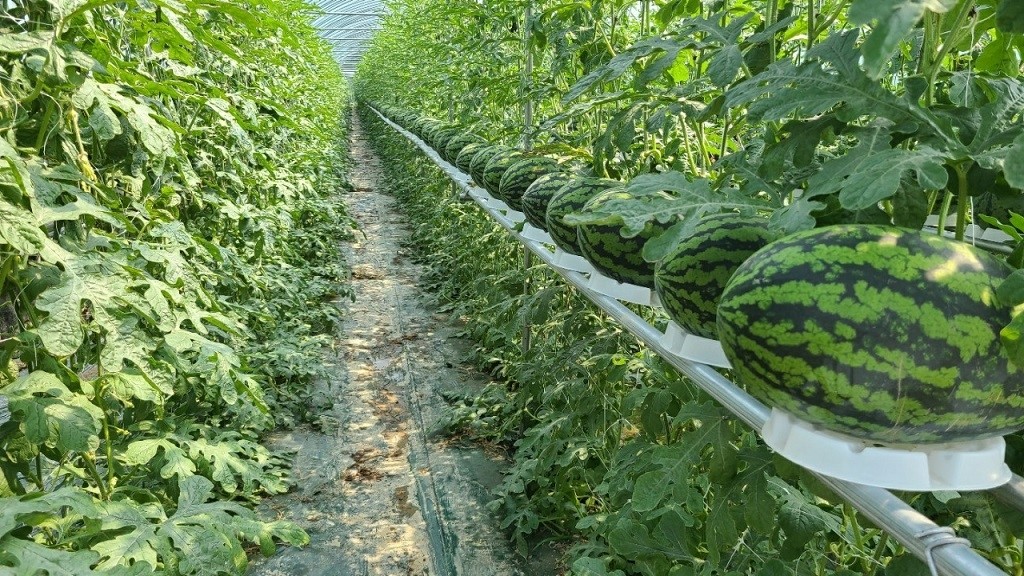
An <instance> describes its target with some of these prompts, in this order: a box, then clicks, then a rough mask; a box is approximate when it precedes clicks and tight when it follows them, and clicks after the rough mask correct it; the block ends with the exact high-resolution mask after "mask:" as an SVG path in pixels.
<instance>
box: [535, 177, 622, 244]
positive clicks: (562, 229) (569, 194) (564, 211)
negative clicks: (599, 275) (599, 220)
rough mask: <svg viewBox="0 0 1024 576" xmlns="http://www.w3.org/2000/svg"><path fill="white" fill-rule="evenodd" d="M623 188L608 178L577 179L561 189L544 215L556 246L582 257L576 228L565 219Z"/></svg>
mask: <svg viewBox="0 0 1024 576" xmlns="http://www.w3.org/2000/svg"><path fill="white" fill-rule="evenodd" d="M621 186H622V183H621V182H618V181H616V180H610V179H608V178H576V179H574V180H573V181H571V182H569V183H568V184H566V185H565V186H563V187H562V188H560V189H559V190H558V192H557V193H555V195H554V196H552V197H551V200H550V201H548V208H547V211H546V212H545V213H544V223H545V224H546V230H547V231H548V234H549V235H550V236H551V239H552V240H553V241H554V243H555V246H558V247H559V248H561V249H562V250H564V251H565V252H568V253H570V254H575V255H577V256H581V255H582V254H581V251H580V246H579V238H578V235H577V232H576V226H572V225H569V224H566V223H565V222H564V221H563V218H565V217H566V216H567V215H568V214H571V213H573V212H579V211H580V210H583V208H584V206H586V204H587V202H588V201H589V200H590V199H591V198H593V197H594V196H597V195H598V194H600V193H602V192H604V191H606V190H610V189H612V188H618V187H621Z"/></svg>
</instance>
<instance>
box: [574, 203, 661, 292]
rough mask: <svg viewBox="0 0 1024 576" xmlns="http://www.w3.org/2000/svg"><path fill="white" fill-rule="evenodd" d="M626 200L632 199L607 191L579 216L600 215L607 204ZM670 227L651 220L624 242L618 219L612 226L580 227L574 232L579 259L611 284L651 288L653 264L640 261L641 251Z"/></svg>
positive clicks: (583, 225)
mask: <svg viewBox="0 0 1024 576" xmlns="http://www.w3.org/2000/svg"><path fill="white" fill-rule="evenodd" d="M630 198H632V195H631V194H630V193H629V192H627V191H625V190H623V189H619V190H608V191H606V192H603V193H601V194H599V195H597V196H594V197H593V198H591V199H590V200H589V201H587V203H586V205H585V206H584V207H583V210H582V212H600V211H602V208H603V206H604V205H605V204H607V203H608V201H610V200H629V199H630ZM671 226H672V223H668V224H662V223H661V222H657V221H654V220H652V221H650V222H648V223H647V224H646V225H645V226H644V229H643V230H641V231H640V233H639V234H637V235H636V236H633V237H632V238H626V237H624V236H622V234H621V230H622V220H621V219H619V221H618V222H616V223H613V224H581V225H580V226H579V227H578V230H577V235H578V241H579V247H580V255H581V256H583V257H584V258H586V259H587V261H588V262H590V264H591V265H592V266H593V267H594V269H595V270H597V271H598V272H600V273H602V274H604V275H605V276H607V277H609V278H611V279H612V280H615V281H617V282H626V283H629V284H635V285H637V286H645V287H647V288H654V263H653V262H648V261H646V260H644V257H643V255H642V254H641V251H642V250H643V248H644V244H646V243H647V241H648V240H650V239H651V238H654V237H656V236H660V235H661V234H662V233H664V232H665V231H667V230H668V229H669V227H671Z"/></svg>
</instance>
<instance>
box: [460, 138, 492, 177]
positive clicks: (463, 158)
mask: <svg viewBox="0 0 1024 576" xmlns="http://www.w3.org/2000/svg"><path fill="white" fill-rule="evenodd" d="M488 146H490V145H489V144H486V143H484V142H473V143H471V144H466V145H465V146H464V147H463V148H462V150H461V151H459V155H458V156H456V157H455V166H456V167H458V169H459V170H462V172H463V173H464V174H470V171H469V165H470V163H471V162H472V161H473V157H475V156H476V153H477V152H479V151H481V150H483V149H484V148H486V147H488Z"/></svg>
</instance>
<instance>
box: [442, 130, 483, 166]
mask: <svg viewBox="0 0 1024 576" xmlns="http://www.w3.org/2000/svg"><path fill="white" fill-rule="evenodd" d="M483 141H484V139H483V138H481V137H480V136H477V135H476V134H473V133H472V132H462V133H460V134H459V135H458V136H455V137H454V138H452V139H451V140H448V144H447V145H446V146H445V147H444V150H443V151H442V150H438V153H439V154H441V157H442V158H444V159H445V160H446V161H447V162H448V163H450V164H454V163H455V159H456V158H458V157H459V152H462V149H463V148H465V147H466V146H467V145H469V144H472V143H474V142H483Z"/></svg>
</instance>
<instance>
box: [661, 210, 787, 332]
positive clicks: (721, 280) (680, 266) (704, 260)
mask: <svg viewBox="0 0 1024 576" xmlns="http://www.w3.org/2000/svg"><path fill="white" fill-rule="evenodd" d="M776 236H777V234H774V233H772V232H769V231H768V221H767V220H766V219H764V218H758V217H757V216H741V215H739V214H735V213H733V214H715V215H712V216H707V217H705V218H704V219H703V220H701V221H700V223H699V224H697V226H696V228H694V230H693V234H691V235H690V236H689V237H688V238H687V239H686V240H683V242H682V243H680V244H679V246H677V247H676V248H675V249H674V250H673V251H672V252H670V253H669V254H668V255H667V256H666V257H665V259H664V260H662V261H661V262H658V263H657V265H655V267H654V288H655V290H656V291H657V293H658V298H659V299H660V300H661V305H662V306H663V307H664V308H665V312H666V313H668V315H669V317H670V318H672V319H673V320H675V321H676V323H677V324H679V325H680V326H682V327H683V329H685V330H686V331H687V332H690V333H691V334H696V335H697V336H701V337H703V338H711V339H716V338H718V328H717V326H716V324H715V322H716V314H715V313H716V310H717V309H718V299H719V298H720V297H721V296H722V291H724V290H725V285H726V284H727V283H728V282H729V278H731V277H732V275H733V272H735V271H736V269H737V268H739V266H740V264H743V262H744V261H745V260H746V259H747V258H750V256H751V255H753V254H754V252H757V251H758V250H760V249H761V248H763V247H764V246H765V245H766V244H768V243H769V242H771V241H772V240H775V239H776Z"/></svg>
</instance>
